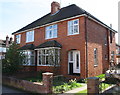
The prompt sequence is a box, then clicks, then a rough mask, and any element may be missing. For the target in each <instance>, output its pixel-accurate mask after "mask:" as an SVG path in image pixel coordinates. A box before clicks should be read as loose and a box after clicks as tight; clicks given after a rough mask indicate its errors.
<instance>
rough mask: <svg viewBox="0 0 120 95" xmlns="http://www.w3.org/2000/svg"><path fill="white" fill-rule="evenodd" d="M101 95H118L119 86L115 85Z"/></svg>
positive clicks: (119, 92) (119, 94)
mask: <svg viewBox="0 0 120 95" xmlns="http://www.w3.org/2000/svg"><path fill="white" fill-rule="evenodd" d="M103 94H104V95H105V94H110V95H120V86H118V85H115V86H113V87H111V88H110V89H107V90H105V91H104V92H103Z"/></svg>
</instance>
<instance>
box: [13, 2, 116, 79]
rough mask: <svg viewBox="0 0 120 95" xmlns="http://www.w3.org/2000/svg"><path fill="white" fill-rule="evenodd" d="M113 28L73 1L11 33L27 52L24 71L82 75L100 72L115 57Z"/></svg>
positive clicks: (83, 76)
mask: <svg viewBox="0 0 120 95" xmlns="http://www.w3.org/2000/svg"><path fill="white" fill-rule="evenodd" d="M115 33H116V31H115V30H113V29H112V28H110V27H109V26H107V25H106V24H104V23H103V22H101V21H100V20H98V19H97V18H95V17H94V16H93V15H91V14H90V13H88V12H86V11H85V10H83V9H81V8H79V7H78V6H76V5H75V4H72V5H69V6H67V7H64V8H60V5H59V3H57V2H52V4H51V12H50V13H48V14H47V15H45V16H43V17H41V18H39V19H38V20H36V21H34V22H32V23H30V24H29V25H27V26H25V27H23V28H21V29H20V30H18V31H16V32H14V33H13V35H14V37H15V39H16V42H17V43H18V44H20V47H21V48H20V49H21V50H23V51H24V52H25V54H26V55H28V59H27V60H26V62H27V63H28V64H26V65H25V67H26V69H27V70H36V71H48V72H54V70H55V69H56V70H57V74H60V75H64V76H66V77H77V78H86V77H91V76H96V75H99V74H102V73H104V72H105V71H106V70H107V69H108V67H109V61H110V60H111V59H114V60H115V57H116V56H113V55H112V54H113V53H115V51H116V47H115V45H116V44H115Z"/></svg>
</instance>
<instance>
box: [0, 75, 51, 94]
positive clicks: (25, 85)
mask: <svg viewBox="0 0 120 95" xmlns="http://www.w3.org/2000/svg"><path fill="white" fill-rule="evenodd" d="M2 78H3V81H2V83H3V84H5V85H9V86H13V87H15V88H20V89H23V90H25V91H29V92H34V93H52V81H53V73H43V83H37V82H36V83H35V82H29V81H26V80H19V79H16V78H12V77H5V76H3V77H2Z"/></svg>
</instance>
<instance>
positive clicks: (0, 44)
mask: <svg viewBox="0 0 120 95" xmlns="http://www.w3.org/2000/svg"><path fill="white" fill-rule="evenodd" d="M11 43H12V37H11V38H10V39H9V37H8V36H6V40H0V60H1V59H3V58H5V54H6V49H7V48H8V47H9V45H10V44H11Z"/></svg>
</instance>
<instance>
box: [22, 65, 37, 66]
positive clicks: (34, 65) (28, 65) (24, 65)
mask: <svg viewBox="0 0 120 95" xmlns="http://www.w3.org/2000/svg"><path fill="white" fill-rule="evenodd" d="M23 66H35V65H23Z"/></svg>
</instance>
